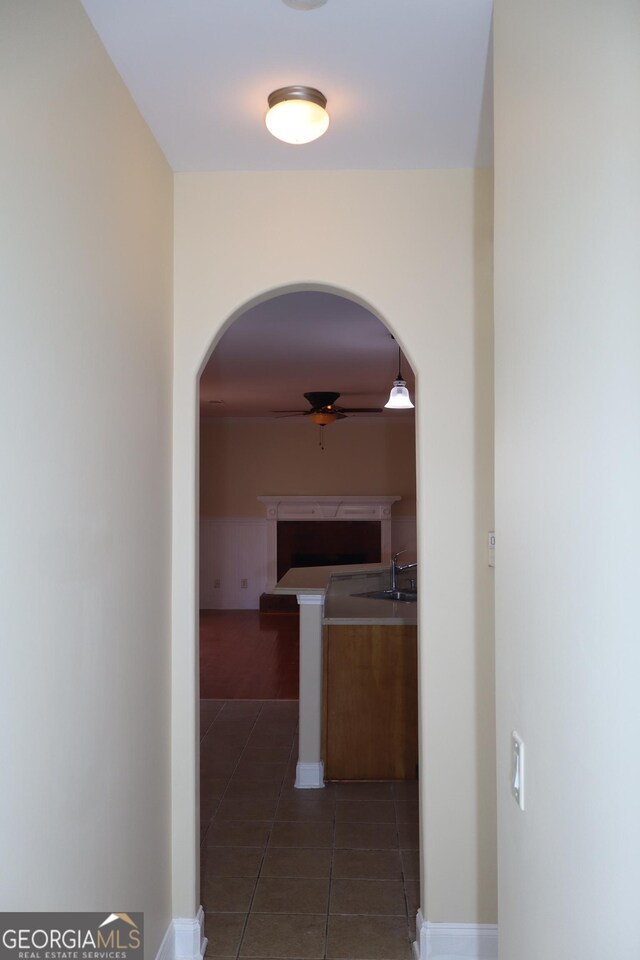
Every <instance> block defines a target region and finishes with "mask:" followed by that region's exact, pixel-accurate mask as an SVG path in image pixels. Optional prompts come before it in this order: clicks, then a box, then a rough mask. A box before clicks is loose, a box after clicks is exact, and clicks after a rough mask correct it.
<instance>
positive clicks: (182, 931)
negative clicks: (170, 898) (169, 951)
mask: <svg viewBox="0 0 640 960" xmlns="http://www.w3.org/2000/svg"><path fill="white" fill-rule="evenodd" d="M171 926H172V927H173V960H203V958H204V955H205V951H206V949H207V938H206V937H205V935H204V910H203V909H202V907H198V912H197V913H196V915H195V917H193V919H190V918H187V917H179V918H174V919H173V920H172V921H171ZM165 939H166V937H165ZM163 946H164V941H163ZM158 960H164V958H160V957H158Z"/></svg>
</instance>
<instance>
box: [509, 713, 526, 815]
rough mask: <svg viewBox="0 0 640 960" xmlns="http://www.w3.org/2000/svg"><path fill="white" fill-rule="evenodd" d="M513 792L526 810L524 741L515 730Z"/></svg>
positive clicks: (513, 740)
mask: <svg viewBox="0 0 640 960" xmlns="http://www.w3.org/2000/svg"><path fill="white" fill-rule="evenodd" d="M511 793H512V794H513V796H514V798H515V801H516V803H517V804H518V806H519V807H520V809H521V810H524V743H523V742H522V737H521V736H520V735H519V734H517V733H516V731H515V730H512V731H511Z"/></svg>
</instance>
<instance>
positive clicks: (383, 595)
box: [351, 590, 418, 603]
mask: <svg viewBox="0 0 640 960" xmlns="http://www.w3.org/2000/svg"><path fill="white" fill-rule="evenodd" d="M351 596H352V597H367V598H368V599H369V600H395V601H399V602H400V603H415V602H416V600H417V599H418V594H417V593H416V592H415V591H412V590H368V591H367V592H366V593H352V594H351Z"/></svg>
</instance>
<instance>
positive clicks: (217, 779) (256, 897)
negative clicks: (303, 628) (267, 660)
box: [201, 699, 419, 960]
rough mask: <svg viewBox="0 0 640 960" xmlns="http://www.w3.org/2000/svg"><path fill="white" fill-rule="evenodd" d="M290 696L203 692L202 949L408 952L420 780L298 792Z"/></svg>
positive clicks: (226, 953) (299, 955)
mask: <svg viewBox="0 0 640 960" xmlns="http://www.w3.org/2000/svg"><path fill="white" fill-rule="evenodd" d="M297 713H298V703H297V700H226V701H225V700H212V699H205V700H201V798H202V799H201V844H202V846H201V856H202V874H201V902H202V904H203V907H204V910H205V914H206V925H205V933H206V936H207V937H208V941H209V942H208V947H207V956H209V957H217V958H223V957H224V958H236V957H239V958H261V960H262V958H264V960H267V958H268V960H280V958H291V960H294V958H295V960H306V958H311V960H315V958H317V960H322V958H329V960H411V957H412V951H411V940H412V939H413V938H414V937H415V915H416V911H417V908H418V899H419V855H418V800H417V796H418V792H417V791H418V787H417V784H416V783H413V782H395V783H340V784H338V783H334V784H332V783H329V784H327V786H326V788H325V789H324V790H296V789H295V787H294V785H293V784H294V779H295V764H296V758H297V740H296V730H297Z"/></svg>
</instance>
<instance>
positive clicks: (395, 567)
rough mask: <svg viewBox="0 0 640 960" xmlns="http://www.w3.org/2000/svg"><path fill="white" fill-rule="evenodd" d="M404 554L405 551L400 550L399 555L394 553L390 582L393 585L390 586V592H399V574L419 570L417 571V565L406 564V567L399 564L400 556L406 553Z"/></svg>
mask: <svg viewBox="0 0 640 960" xmlns="http://www.w3.org/2000/svg"><path fill="white" fill-rule="evenodd" d="M404 552H405V551H404V550H399V551H398V553H394V555H393V557H392V558H391V570H390V580H391V583H390V585H389V589H390V590H397V589H398V574H399V573H406V572H407V570H417V569H418V564H417V563H405V564H404V565H401V564H399V563H398V557H399V556H400V554H401V553H404Z"/></svg>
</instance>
